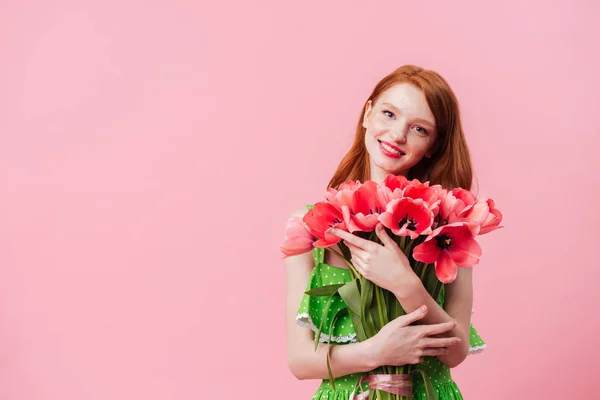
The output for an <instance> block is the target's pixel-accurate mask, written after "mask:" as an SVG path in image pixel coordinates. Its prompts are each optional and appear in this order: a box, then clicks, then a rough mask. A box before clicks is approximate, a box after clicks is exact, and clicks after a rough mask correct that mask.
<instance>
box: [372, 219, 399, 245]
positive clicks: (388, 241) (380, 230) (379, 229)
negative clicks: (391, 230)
mask: <svg viewBox="0 0 600 400" xmlns="http://www.w3.org/2000/svg"><path fill="white" fill-rule="evenodd" d="M375 233H376V234H377V236H378V237H379V239H380V240H381V243H383V244H384V245H385V247H387V248H388V249H390V250H392V249H394V248H397V247H398V245H397V244H396V242H394V240H392V238H391V237H390V236H389V235H388V234H387V232H386V231H385V227H384V226H383V224H382V223H379V224H377V226H376V227H375Z"/></svg>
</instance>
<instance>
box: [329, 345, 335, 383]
mask: <svg viewBox="0 0 600 400" xmlns="http://www.w3.org/2000/svg"><path fill="white" fill-rule="evenodd" d="M329 350H331V347H330V348H329V349H327V374H328V375H329V383H331V386H332V387H333V391H334V392H335V378H334V377H333V372H331V364H329Z"/></svg>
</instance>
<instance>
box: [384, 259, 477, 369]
mask: <svg viewBox="0 0 600 400" xmlns="http://www.w3.org/2000/svg"><path fill="white" fill-rule="evenodd" d="M405 282H406V284H405V285H403V286H401V287H399V288H398V289H397V290H394V294H395V295H396V298H397V299H398V301H399V302H400V304H401V305H402V308H403V309H404V310H405V311H406V312H407V313H409V312H412V311H413V310H415V309H417V308H418V307H420V306H421V305H423V304H425V305H427V307H428V309H429V312H428V313H427V315H426V316H425V317H424V318H423V319H422V320H421V321H419V323H421V324H437V323H441V322H448V321H452V320H456V322H457V324H456V327H455V328H454V329H452V330H450V331H448V332H446V333H444V334H441V335H439V337H447V336H457V337H459V338H460V339H461V343H460V344H459V345H457V346H452V347H451V348H450V349H449V350H450V351H449V352H448V354H445V355H439V356H437V357H438V358H439V359H440V361H442V362H443V363H444V364H446V365H447V366H448V367H450V368H454V367H456V366H458V365H459V364H460V363H462V362H463V361H464V360H465V358H466V357H467V355H468V352H469V341H470V336H469V335H470V327H471V310H472V308H473V270H472V269H471V268H461V267H458V273H457V276H456V279H455V280H454V282H452V283H450V284H448V285H446V297H445V301H444V308H442V307H440V306H439V304H437V302H436V301H435V300H433V298H432V297H431V296H430V295H429V293H427V290H426V289H425V287H424V286H423V284H422V282H421V281H420V280H419V278H418V277H417V276H416V275H414V277H411V279H407V280H405Z"/></svg>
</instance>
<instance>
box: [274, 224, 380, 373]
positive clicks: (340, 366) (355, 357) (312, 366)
mask: <svg viewBox="0 0 600 400" xmlns="http://www.w3.org/2000/svg"><path fill="white" fill-rule="evenodd" d="M302 215H303V213H301V214H300V215H299V216H300V217H301V216H302ZM313 267H314V261H313V254H312V252H308V253H304V254H301V255H298V256H292V257H288V258H286V259H285V268H286V281H287V282H286V348H287V359H288V365H289V367H290V370H291V371H292V373H293V374H294V375H295V376H296V377H297V378H298V379H327V378H328V377H329V375H328V372H327V360H326V354H327V351H328V350H329V347H330V345H329V344H326V343H319V346H318V348H317V351H315V350H314V340H313V332H312V331H311V330H310V329H307V328H305V327H301V326H298V325H296V312H297V310H298V307H299V305H300V302H301V301H302V296H303V295H304V290H305V289H306V285H307V283H308V278H309V276H310V272H311V270H312V268H313ZM371 346H372V341H365V342H361V343H350V344H344V345H333V346H332V348H331V352H330V354H329V355H330V365H331V371H332V373H333V376H334V377H339V376H343V375H348V374H352V373H356V372H367V371H371V370H372V369H374V368H376V367H377V365H376V364H377V363H376V361H375V353H376V352H375V351H373V350H372V349H371V348H370V347H371Z"/></svg>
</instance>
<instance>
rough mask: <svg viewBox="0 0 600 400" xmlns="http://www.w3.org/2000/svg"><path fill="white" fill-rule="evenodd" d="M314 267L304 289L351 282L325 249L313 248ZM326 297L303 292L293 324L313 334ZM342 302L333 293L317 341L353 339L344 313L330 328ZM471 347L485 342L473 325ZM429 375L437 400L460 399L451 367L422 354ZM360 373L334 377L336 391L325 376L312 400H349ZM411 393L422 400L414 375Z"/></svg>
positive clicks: (420, 385) (476, 350)
mask: <svg viewBox="0 0 600 400" xmlns="http://www.w3.org/2000/svg"><path fill="white" fill-rule="evenodd" d="M314 257H315V268H314V269H313V270H312V272H311V274H310V278H309V281H308V284H307V286H306V290H310V289H313V288H316V287H321V286H324V285H332V284H340V283H346V282H349V281H350V273H349V271H348V270H347V269H345V268H339V267H334V266H332V265H328V264H325V263H324V249H315V250H314ZM327 299H328V297H327V296H309V295H307V294H305V295H304V296H303V298H302V301H301V303H300V307H299V308H298V313H297V315H296V323H297V324H298V325H300V326H303V327H307V328H310V329H312V331H313V332H314V334H315V335H316V333H317V332H318V330H319V328H318V327H319V326H320V324H321V318H322V315H323V310H324V308H325V304H326V302H327ZM439 304H440V306H442V307H443V305H444V290H443V289H442V292H441V294H440V301H439ZM345 307H346V305H345V304H344V301H343V300H342V299H341V298H340V297H339V296H334V298H333V300H332V302H331V305H330V307H329V311H328V313H327V315H326V316H325V323H324V324H323V329H322V332H321V337H320V338H319V341H320V342H326V343H332V344H336V345H343V344H347V343H354V342H356V341H357V340H356V333H355V332H354V328H353V326H352V321H351V319H350V317H349V316H348V314H347V313H343V314H341V316H339V317H338V318H337V320H336V321H335V323H334V324H333V329H332V330H331V332H330V331H329V330H330V324H331V320H332V318H333V317H334V316H335V315H336V313H337V311H338V310H340V309H342V308H345ZM470 329H471V335H470V348H469V354H475V353H479V352H481V351H483V349H485V347H486V345H485V342H484V341H483V340H482V339H481V337H480V336H479V334H478V333H477V331H476V330H475V327H474V326H473V324H471V327H470ZM419 368H420V369H423V370H424V371H425V372H426V373H427V375H428V376H429V377H430V379H431V382H432V384H433V386H434V390H435V391H436V392H437V395H438V399H439V400H455V399H456V400H461V399H463V397H462V395H461V392H460V390H459V388H458V386H457V385H456V383H455V382H454V381H453V380H452V376H451V374H450V369H449V368H448V366H446V365H445V364H443V363H442V362H441V361H440V360H439V359H438V358H437V357H425V361H424V362H423V363H421V364H420V365H419ZM360 375H361V374H360V373H356V374H350V375H346V376H341V377H337V378H336V379H335V384H336V391H334V390H333V388H332V387H331V384H330V383H329V380H328V379H324V380H323V381H322V382H321V385H320V386H319V387H318V389H317V391H316V393H315V395H314V396H313V399H315V400H317V399H327V400H348V399H349V398H350V395H351V393H352V391H353V390H354V388H355V386H356V382H357V381H358V379H359V378H360ZM362 387H363V390H368V386H367V384H366V383H362ZM413 396H414V399H416V400H425V388H424V386H423V379H422V378H421V376H420V374H417V375H416V376H415V378H414V381H413Z"/></svg>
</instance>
